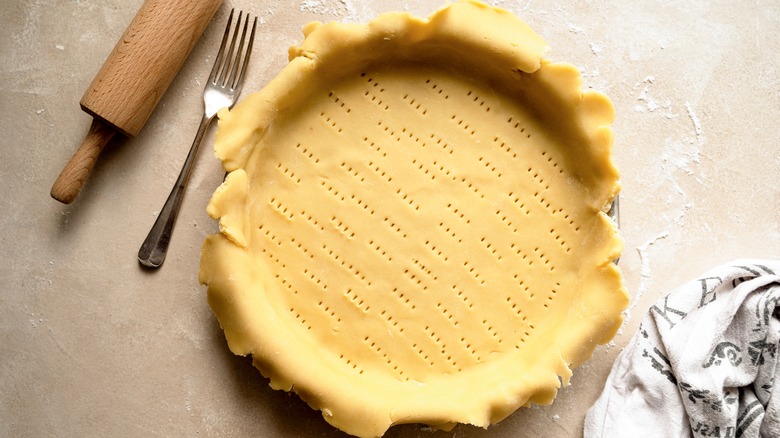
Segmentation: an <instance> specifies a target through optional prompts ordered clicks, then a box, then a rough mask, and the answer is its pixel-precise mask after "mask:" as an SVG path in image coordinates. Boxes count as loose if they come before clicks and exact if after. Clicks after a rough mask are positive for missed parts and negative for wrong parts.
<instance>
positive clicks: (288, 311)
mask: <svg viewBox="0 0 780 438" xmlns="http://www.w3.org/2000/svg"><path fill="white" fill-rule="evenodd" d="M304 35H305V39H304V40H303V42H302V44H301V45H300V46H298V47H293V48H291V49H290V53H289V58H290V62H289V64H288V65H287V66H286V67H285V68H284V69H283V70H282V71H281V72H280V73H279V74H278V75H277V76H276V77H275V78H274V79H273V80H272V81H271V82H270V83H269V84H268V85H267V86H266V87H265V88H263V89H262V90H260V91H259V92H257V93H255V94H253V95H251V96H249V97H248V98H246V99H245V100H244V101H243V102H241V103H239V104H238V105H237V106H236V107H235V108H234V109H233V110H231V111H227V110H224V111H222V112H221V113H220V115H219V117H220V119H219V130H218V132H217V138H216V142H215V150H216V154H217V156H218V158H219V159H221V160H222V163H223V166H224V168H225V170H227V171H228V172H229V174H228V176H227V178H226V180H225V182H224V183H223V184H222V186H220V187H219V189H217V191H216V192H215V193H214V195H213V197H212V199H211V202H210V203H209V206H208V212H209V214H210V215H211V216H212V217H213V218H214V219H218V220H219V229H220V232H219V233H218V234H214V235H211V236H209V237H208V238H207V239H206V241H205V243H204V245H203V249H202V259H201V267H200V281H201V282H202V283H203V284H206V285H207V286H208V300H209V304H210V306H211V307H212V309H213V310H214V313H215V314H216V316H217V318H218V320H219V322H220V324H221V326H222V328H223V329H224V332H225V336H226V338H227V341H228V344H229V346H230V349H231V351H233V352H234V353H235V354H237V355H242V356H244V355H251V356H252V358H253V363H254V364H255V366H256V367H257V368H258V369H259V370H260V372H261V373H262V374H263V375H264V376H266V377H267V378H269V380H270V384H271V386H272V387H273V388H275V389H281V390H285V391H294V392H296V393H297V394H298V395H299V396H300V397H301V398H302V399H303V400H305V401H306V402H307V403H308V404H309V405H310V406H311V407H312V408H314V409H318V410H321V411H322V414H323V416H324V418H325V419H326V420H327V421H328V422H329V423H331V424H333V425H334V426H336V427H338V428H340V429H342V430H344V431H345V432H347V433H350V434H353V435H356V436H380V435H382V434H383V433H384V432H385V431H386V430H387V429H388V428H389V427H390V426H392V425H393V424H400V423H425V424H428V425H431V426H433V427H437V428H443V429H447V428H450V427H452V426H453V425H455V424H456V423H468V424H473V425H477V426H481V427H487V426H488V425H489V424H491V423H495V422H497V421H499V420H501V419H503V418H505V417H506V416H508V415H509V414H511V413H512V412H514V411H515V410H516V409H517V408H519V407H521V406H523V405H528V404H531V403H538V404H548V403H551V402H552V400H553V398H554V397H555V394H556V392H557V389H558V388H559V387H560V385H561V382H562V383H563V384H568V379H569V377H570V376H571V373H572V372H571V369H572V368H574V367H576V366H577V365H579V364H580V363H582V362H583V361H584V360H586V359H587V358H588V357H590V355H591V354H592V352H593V349H594V348H595V346H596V345H598V344H603V343H606V342H608V341H609V340H610V339H611V338H612V337H613V336H614V334H615V333H616V331H617V329H618V327H619V325H620V322H621V315H622V311H623V310H624V309H625V308H626V306H627V303H628V299H627V294H626V291H625V288H624V287H623V284H622V278H621V275H620V272H619V270H618V268H617V267H616V266H615V265H614V264H613V263H611V261H612V260H613V259H615V258H616V257H617V256H618V255H619V253H620V251H621V249H622V241H621V239H620V238H619V236H618V233H617V229H616V226H615V225H614V223H613V222H612V221H611V220H610V219H609V218H608V217H607V215H606V214H605V210H606V209H607V208H608V207H609V205H610V203H611V201H612V200H613V199H614V198H615V196H616V195H617V193H618V191H619V187H620V185H619V178H618V172H617V170H616V168H615V166H614V164H613V162H612V157H611V153H612V130H611V127H610V125H611V123H612V121H613V119H614V109H613V107H612V104H611V102H610V101H609V99H608V98H607V97H606V96H604V95H603V94H600V93H598V92H594V91H583V89H582V84H581V77H580V74H579V72H578V70H577V69H576V68H575V67H574V66H571V65H569V64H564V63H555V62H552V61H550V60H548V59H546V58H544V57H543V54H544V52H545V51H546V49H547V47H546V44H545V43H544V41H543V40H542V39H541V38H540V37H539V36H538V35H537V34H535V33H534V32H533V31H532V30H531V29H530V28H529V27H528V26H527V25H526V24H525V23H523V22H522V21H521V20H520V19H518V18H517V17H515V16H514V15H512V14H511V13H509V12H507V11H505V10H502V9H499V8H494V7H490V6H487V5H484V4H482V3H478V2H474V1H463V2H458V3H454V4H452V5H449V6H446V7H444V8H443V9H441V10H439V11H437V12H435V13H434V14H433V15H431V16H430V17H429V18H427V19H421V18H417V17H413V16H411V15H409V14H407V13H388V14H383V15H381V16H379V17H378V18H376V19H375V20H373V21H371V22H370V23H368V24H340V23H330V24H321V23H312V24H310V25H308V26H306V27H305V28H304Z"/></svg>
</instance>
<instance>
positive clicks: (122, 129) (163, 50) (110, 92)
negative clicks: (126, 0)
mask: <svg viewBox="0 0 780 438" xmlns="http://www.w3.org/2000/svg"><path fill="white" fill-rule="evenodd" d="M221 3H222V0H197V1H179V0H146V1H145V2H144V4H143V5H142V6H141V9H140V10H139V11H138V13H137V14H136V16H135V18H134V19H133V21H132V22H131V23H130V25H129V26H128V27H127V30H125V33H124V35H122V38H121V39H120V40H119V42H118V43H117V44H116V46H114V49H113V51H112V52H111V54H110V55H109V56H108V58H107V59H106V61H105V62H104V63H103V67H102V68H101V69H100V71H99V72H98V74H97V76H96V77H95V79H94V80H93V81H92V84H91V85H90V86H89V88H88V89H87V91H86V92H85V93H84V96H83V97H82V98H81V109H83V110H84V111H86V112H87V113H89V114H90V115H92V116H93V117H94V118H95V120H94V121H93V123H92V126H91V127H90V130H89V133H88V134H87V137H86V138H85V139H84V142H83V143H82V144H81V146H80V147H79V148H78V150H77V151H76V153H75V154H74V155H73V158H71V160H70V161H69V162H68V164H67V165H66V166H65V168H64V169H63V170H62V173H61V174H60V176H59V177H58V178H57V180H56V181H55V182H54V185H53V186H52V189H51V196H52V197H53V198H54V199H56V200H58V201H60V202H63V203H66V204H68V203H70V202H71V201H73V199H74V198H75V197H76V196H77V195H78V193H79V191H80V190H81V187H82V186H83V184H84V182H85V181H86V179H87V177H88V176H89V174H90V172H91V171H92V168H93V167H94V164H95V162H96V160H97V157H98V155H99V154H100V151H101V150H102V149H103V147H104V146H105V145H106V143H108V141H109V140H110V139H111V137H113V135H114V134H115V133H116V132H119V133H122V134H124V135H126V136H130V137H134V136H136V135H137V134H138V133H139V132H140V131H141V128H143V126H144V124H145V123H146V120H147V119H148V118H149V116H150V115H151V114H152V112H153V111H154V108H155V107H156V106H157V103H158V102H159V101H160V99H161V98H162V96H163V94H165V90H167V89H168V86H169V85H170V84H171V82H172V81H173V78H174V77H175V76H176V74H177V73H178V71H179V69H180V68H181V66H182V64H184V61H185V60H186V59H187V56H188V55H189V53H190V51H191V50H192V48H193V47H194V46H195V43H196V42H197V41H198V39H199V38H200V35H201V34H202V33H203V31H204V30H205V29H206V26H208V24H209V22H210V21H211V19H212V17H213V16H214V14H215V13H216V12H217V9H219V6H220V4H221Z"/></svg>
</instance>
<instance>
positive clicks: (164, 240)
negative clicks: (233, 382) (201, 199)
mask: <svg viewBox="0 0 780 438" xmlns="http://www.w3.org/2000/svg"><path fill="white" fill-rule="evenodd" d="M233 12H234V10H231V11H230V16H229V17H228V22H227V26H226V27H225V34H224V36H223V37H222V43H221V44H220V46H219V52H218V53H217V59H216V60H214V67H213V68H212V69H211V74H210V75H209V79H208V83H207V84H206V89H205V90H204V92H203V103H204V104H205V111H204V114H203V119H201V121H200V126H199V127H198V133H197V134H195V140H194V141H193V142H192V147H191V148H190V152H189V153H188V154H187V159H186V160H185V161H184V166H183V167H182V169H181V172H180V173H179V177H178V179H177V180H176V184H175V185H174V186H173V190H171V194H170V195H168V200H167V201H165V205H164V206H163V208H162V210H161V211H160V214H159V216H157V220H156V221H155V222H154V225H153V226H152V229H151V230H150V231H149V235H148V236H146V240H144V243H143V244H142V245H141V249H139V250H138V261H139V262H140V263H141V264H142V265H144V266H146V267H149V268H158V267H160V265H162V263H163V261H165V255H166V254H167V252H168V244H169V243H170V241H171V234H172V233H173V226H174V224H175V223H176V216H177V215H178V213H179V207H181V202H182V200H183V199H184V188H185V187H186V185H187V180H188V179H189V176H190V171H191V170H192V164H193V163H194V162H195V157H196V156H197V154H198V148H199V146H200V143H201V141H202V140H203V135H204V134H205V132H206V128H208V126H209V124H210V123H211V120H212V119H213V118H214V116H215V115H216V114H217V112H218V111H219V110H220V109H222V108H230V107H232V106H233V104H235V103H236V100H237V98H238V95H239V94H240V93H241V87H242V86H243V83H244V74H245V73H246V67H247V64H248V62H249V56H250V55H251V53H252V42H253V41H254V39H255V28H256V27H257V17H255V18H254V20H253V22H252V31H251V34H250V35H249V39H248V40H247V29H248V28H249V14H246V17H245V19H244V22H243V27H242V23H241V18H242V16H243V15H244V13H243V12H241V11H239V13H238V20H236V25H235V27H234V28H233V33H232V36H231V33H230V27H231V24H232V22H233ZM239 33H240V34H241V40H240V41H239V42H238V47H236V41H237V40H238V34H239ZM228 40H230V45H229V46H228V44H227V43H228ZM245 43H247V45H246V50H244V44H245ZM226 47H227V53H225V48H226Z"/></svg>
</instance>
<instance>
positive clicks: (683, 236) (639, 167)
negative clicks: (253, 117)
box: [0, 0, 780, 437]
mask: <svg viewBox="0 0 780 438" xmlns="http://www.w3.org/2000/svg"><path fill="white" fill-rule="evenodd" d="M225 3H226V4H224V5H223V6H222V8H221V9H220V11H219V12H218V13H217V16H216V17H215V20H214V22H213V23H212V25H211V26H210V27H209V28H208V29H207V30H206V32H205V33H204V35H203V37H202V39H201V41H200V42H199V44H198V45H197V46H196V47H195V49H194V50H193V52H192V54H191V55H190V58H189V59H188V61H187V63H186V64H185V65H184V68H183V69H182V70H181V72H180V74H179V76H178V77H177V79H176V80H175V81H174V83H173V84H172V86H171V87H170V89H169V90H168V92H167V94H166V95H165V96H164V98H163V99H162V101H161V102H160V105H159V106H158V108H157V110H156V112H155V113H154V114H153V115H152V118H151V119H150V120H149V122H148V123H147V125H146V127H145V129H144V130H143V131H142V133H141V134H140V135H139V136H138V137H137V138H135V139H129V140H128V139H124V140H122V139H120V140H117V141H114V142H112V143H111V144H110V145H109V146H108V147H107V149H106V150H105V151H104V153H103V155H102V156H101V158H100V160H99V162H98V164H97V168H96V170H95V172H94V174H93V175H92V177H91V179H90V180H89V182H88V184H87V186H86V187H85V189H84V190H83V192H82V193H81V195H80V196H79V197H78V198H77V200H76V201H75V202H74V203H73V204H71V205H68V206H65V205H62V204H59V203H58V202H56V201H54V200H52V199H51V198H50V197H49V189H50V187H51V183H52V182H53V181H54V179H55V177H56V176H57V175H58V173H59V171H60V169H61V168H62V166H63V165H64V164H65V162H66V161H67V160H68V158H69V157H70V155H71V154H72V153H73V151H74V150H75V148H76V146H77V145H78V144H79V143H80V141H81V140H82V138H83V137H84V135H85V133H86V131H87V128H88V126H89V123H90V120H91V119H90V117H89V116H87V115H86V114H85V113H83V112H82V111H80V110H79V106H78V102H79V99H80V98H81V95H82V94H83V92H84V90H85V89H86V87H87V86H88V85H89V83H90V82H91V80H92V78H93V77H94V75H95V73H96V72H97V70H98V69H99V67H100V65H101V64H102V62H103V60H104V59H105V57H106V56H107V55H108V53H109V52H110V50H111V48H112V47H113V46H114V44H115V42H116V41H117V39H118V38H119V36H120V35H121V34H122V32H123V31H124V29H125V27H126V26H127V24H128V23H129V22H130V20H131V19H132V17H133V16H134V15H135V12H136V10H137V9H138V8H139V7H140V4H141V1H140V0H133V1H125V0H105V1H97V0H79V1H75V0H73V1H57V0H9V1H4V2H2V4H0V18H2V22H3V26H2V27H0V59H2V64H0V90H1V91H2V98H0V132H2V138H1V139H0V145H2V146H0V151H2V159H0V182H1V183H2V190H3V195H2V196H0V211H2V214H0V241H1V242H2V245H0V279H2V282H3V287H2V289H3V292H2V293H0V435H1V436H48V435H62V436H111V435H114V436H117V435H118V436H195V435H196V434H199V435H202V436H216V435H219V436H252V435H255V436H282V437H293V436H296V437H297V436H316V437H336V436H342V435H343V434H341V433H340V432H338V431H336V430H335V429H333V428H332V427H331V426H329V425H327V423H325V421H324V420H322V418H321V417H320V414H319V413H318V412H316V411H313V410H312V409H310V408H309V407H308V406H306V405H305V404H304V403H303V402H301V401H300V400H299V399H298V398H297V397H295V396H289V395H287V394H285V393H281V392H276V391H273V390H271V389H270V388H269V387H268V385H267V381H266V380H265V379H264V378H262V376H261V375H260V374H259V373H258V372H256V371H255V369H254V368H253V367H252V365H251V363H250V360H249V359H246V358H239V357H235V356H233V355H232V354H231V353H230V352H229V350H228V348H227V346H226V343H225V340H224V337H223V335H222V331H221V330H220V328H219V325H218V323H217V322H216V320H215V318H214V317H213V315H212V313H211V311H210V309H209V308H208V305H207V304H206V301H205V290H204V288H203V287H202V286H200V285H199V284H198V281H197V271H198V264H199V251H200V246H201V243H202V241H203V239H204V237H205V236H206V235H207V234H210V233H213V232H215V231H216V230H217V226H216V224H215V223H214V221H212V220H211V219H210V218H209V217H208V216H207V214H206V212H205V205H206V203H207V201H208V199H209V197H210V195H211V193H212V192H213V190H214V189H215V188H216V187H217V186H218V185H219V183H220V182H221V179H222V171H221V170H220V165H219V163H218V161H217V160H216V159H215V158H213V155H212V154H211V152H210V149H211V142H212V138H213V130H212V131H210V134H209V135H208V136H207V137H206V139H205V143H204V147H203V148H202V150H201V154H200V157H199V160H198V162H197V164H196V167H195V169H194V173H193V175H192V179H191V181H190V185H189V189H188V192H187V196H186V199H185V201H184V204H183V207H182V211H181V216H180V218H179V222H178V225H177V228H176V232H175V234H174V237H173V242H172V244H171V250H170V254H169V256H168V259H167V261H166V262H165V265H164V266H163V268H162V269H161V270H159V271H157V272H149V271H145V270H143V269H141V268H140V266H139V264H138V262H137V261H136V253H137V251H138V247H139V245H140V243H141V242H142V241H143V239H144V237H145V236H146V233H147V232H148V230H149V227H150V226H151V225H152V223H153V222H154V219H155V215H156V214H157V213H158V212H159V209H160V208H161V206H162V204H163V202H164V201H165V198H166V196H167V194H168V192H169V190H170V188H171V186H172V184H173V181H174V180H175V179H176V176H177V175H178V172H179V168H180V166H181V164H182V162H183V160H184V157H185V155H186V152H187V149H188V148H189V146H190V143H191V141H192V138H193V136H194V134H195V130H196V128H197V124H198V122H199V120H200V111H201V92H202V89H203V84H204V83H205V78H206V77H207V75H208V72H209V69H210V67H211V63H212V62H213V58H212V56H213V53H214V52H215V51H216V47H217V46H218V44H219V39H220V38H221V33H222V30H223V26H224V23H225V21H226V19H227V13H228V11H229V7H230V6H235V7H238V8H242V9H247V10H250V11H252V12H254V13H256V14H257V15H258V16H259V17H260V36H259V38H258V40H257V41H256V45H255V53H254V56H253V59H252V63H251V67H250V73H249V76H250V78H249V80H248V83H247V84H246V86H245V93H249V92H251V91H253V90H258V89H260V88H261V87H262V86H263V85H264V84H266V83H267V82H268V81H269V80H270V79H271V78H272V77H273V76H274V75H275V74H276V72H278V71H279V70H280V69H281V68H282V66H283V65H284V64H285V63H286V59H287V47H288V46H290V45H291V44H296V43H298V42H299V41H300V40H301V38H302V37H301V32H300V28H301V27H302V26H303V25H304V24H305V23H307V22H309V21H313V20H319V21H332V20H340V21H349V22H364V21H367V20H369V19H371V18H373V17H374V16H376V15H377V14H379V13H381V12H384V11H389V10H409V11H410V12H413V13H415V14H417V15H422V16H427V15H428V14H430V13H431V12H432V11H433V10H435V9H436V8H438V7H439V6H442V3H440V2H437V1H421V2H410V1H390V0H387V1H365V2H362V1H348V0H322V1H318V0H306V1H292V0H289V1H288V0H269V1H263V2H259V1H251V0H235V1H226V2H225ZM491 3H494V4H497V5H499V6H501V7H504V8H506V9H509V10H511V11H513V12H515V13H516V14H517V15H519V16H520V17H521V18H522V19H524V20H525V21H526V22H528V24H529V25H530V26H531V27H532V28H533V29H534V30H536V31H537V32H538V33H539V34H540V35H542V36H543V37H544V38H545V39H546V40H547V42H548V43H549V44H550V46H551V48H552V50H551V51H550V52H549V54H548V56H549V57H551V58H553V59H555V60H559V61H568V62H571V63H573V64H575V65H577V66H580V67H581V69H582V72H583V77H584V82H585V85H586V86H588V87H592V88H595V89H597V90H600V91H603V92H605V93H606V94H608V95H609V96H610V97H611V99H612V100H613V102H614V104H615V107H616V111H617V120H616V122H615V124H614V131H615V156H616V162H617V164H618V166H619V168H620V170H621V173H622V182H623V192H622V200H621V216H622V234H623V237H624V239H625V242H626V247H625V252H624V254H623V257H622V259H621V261H620V267H621V269H622V270H623V273H624V275H625V282H626V285H627V287H628V289H629V291H630V293H631V304H630V308H629V311H628V313H627V318H626V322H625V324H624V326H623V328H622V329H621V331H620V333H619V335H618V336H617V337H616V338H615V339H614V341H613V342H612V343H611V344H610V345H608V346H604V347H600V348H598V349H597V350H596V352H595V353H594V355H593V358H592V359H591V360H589V361H588V362H586V363H585V364H584V365H582V366H581V367H580V368H578V369H576V370H575V372H574V377H573V378H572V381H571V386H569V387H567V388H564V389H563V390H562V391H561V392H560V394H559V395H558V398H557V399H556V401H555V403H554V404H553V405H551V406H544V407H532V408H529V409H521V410H519V411H517V412H516V413H515V414H513V415H512V416H510V417H509V418H507V419H506V420H504V421H503V422H501V423H499V424H498V425H496V426H493V427H491V428H490V429H489V430H487V431H485V430H482V429H477V428H474V427H469V426H459V427H457V428H456V429H455V430H454V432H452V433H450V434H448V433H444V432H432V431H430V430H429V429H427V428H422V427H419V426H414V425H406V426H399V427H394V428H392V429H391V430H390V431H389V432H388V434H387V436H389V437H400V436H413V437H418V436H419V437H428V436H442V437H443V436H450V435H452V436H458V437H478V436H491V437H510V436H511V437H517V436H529V437H530V436H534V437H546V436H550V437H565V436H580V435H581V434H582V425H583V418H584V415H585V412H586V410H587V409H588V407H589V406H590V405H591V404H592V403H593V401H594V400H595V399H596V398H597V397H598V395H599V393H600V391H601V388H602V386H603V384H604V381H605V379H606V376H607V374H608V373H609V369H610V366H611V365H612V362H613V361H614V358H615V357H616V355H617V354H618V353H619V352H620V350H621V347H622V346H624V345H625V344H626V343H627V342H628V340H629V339H630V337H631V336H632V335H633V333H634V332H635V330H636V328H637V326H638V324H639V322H640V321H641V319H642V316H643V315H644V313H645V312H646V311H647V309H648V308H649V307H650V306H651V304H652V303H653V302H654V301H655V300H656V299H658V298H659V297H661V296H663V295H665V294H666V293H668V292H669V291H670V290H671V289H672V288H674V287H675V286H677V285H679V284H682V283H683V282H684V281H687V280H689V279H692V278H693V277H694V276H696V275H698V274H699V273H701V272H703V271H705V270H707V269H708V268H711V267H714V266H716V265H718V264H721V263H724V262H727V261H730V260H732V259H735V258H742V257H767V258H780V225H778V224H780V178H778V174H779V173H780V172H779V170H780V146H778V135H777V127H778V126H780V56H778V53H780V39H778V38H777V36H776V34H775V33H776V29H778V28H780V3H778V2H758V3H751V4H750V5H749V6H748V5H747V4H746V3H744V2H737V3H733V2H731V3H730V2H718V3H712V2H696V1H683V2H653V1H637V2H623V1H615V0H612V1H589V2H553V3H550V2H535V1H528V0H523V1H510V0H506V1H492V2H491Z"/></svg>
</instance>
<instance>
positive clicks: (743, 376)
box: [585, 260, 780, 438]
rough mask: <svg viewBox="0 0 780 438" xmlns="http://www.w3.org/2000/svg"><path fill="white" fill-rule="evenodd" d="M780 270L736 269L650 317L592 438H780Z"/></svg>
mask: <svg viewBox="0 0 780 438" xmlns="http://www.w3.org/2000/svg"><path fill="white" fill-rule="evenodd" d="M779 301H780V261H770V260H738V261H735V262H733V263H730V264H728V265H725V266H721V267H719V268H716V269H713V270H712V271H710V272H708V273H706V274H704V275H703V276H701V277H699V278H698V279H696V280H694V281H691V282H690V283H687V284H685V285H683V286H682V287H681V288H679V289H677V290H675V291H673V292H672V293H670V294H669V295H668V296H666V297H664V298H662V299H661V300H659V301H658V302H657V303H656V304H655V305H654V306H652V307H651V308H650V310H649V311H648V313H647V315H646V316H645V318H644V319H643V320H642V324H641V325H640V327H639V331H638V332H637V333H636V334H635V335H634V337H633V339H632V340H631V342H629V344H628V346H627V347H626V348H625V349H624V350H623V351H622V352H621V353H620V355H619V356H618V358H617V360H616V361H615V364H614V365H613V367H612V370H611V372H610V374H609V377H608V378H607V383H606V386H605V388H604V391H603V393H602V394H601V396H600V397H599V399H598V400H597V401H596V403H595V404H594V405H593V406H592V407H591V409H590V410H589V411H588V413H587V416H586V418H585V437H586V438H591V437H610V438H612V437H629V436H630V437H732V438H737V437H758V436H761V437H780V379H778V380H779V381H778V384H777V385H775V376H778V373H780V360H779V359H780V357H779V356H780V355H779V353H780V352H778V342H780V302H779Z"/></svg>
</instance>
